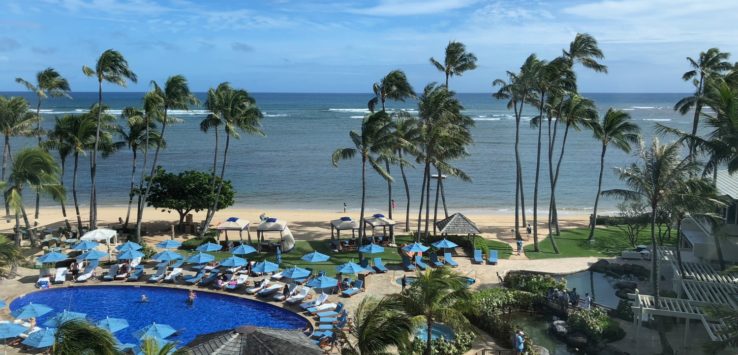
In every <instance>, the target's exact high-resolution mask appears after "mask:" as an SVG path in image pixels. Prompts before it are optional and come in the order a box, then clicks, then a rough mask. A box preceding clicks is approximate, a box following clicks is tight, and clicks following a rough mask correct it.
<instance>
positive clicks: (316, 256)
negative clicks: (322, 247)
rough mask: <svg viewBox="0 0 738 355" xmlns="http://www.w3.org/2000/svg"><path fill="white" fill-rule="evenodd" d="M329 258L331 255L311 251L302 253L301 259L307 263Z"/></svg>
mask: <svg viewBox="0 0 738 355" xmlns="http://www.w3.org/2000/svg"><path fill="white" fill-rule="evenodd" d="M330 258H331V257H330V256H328V255H325V254H323V253H320V252H317V251H314V252H312V253H307V254H305V255H303V256H302V258H301V259H302V260H304V261H307V262H309V263H320V262H324V261H328V259H330Z"/></svg>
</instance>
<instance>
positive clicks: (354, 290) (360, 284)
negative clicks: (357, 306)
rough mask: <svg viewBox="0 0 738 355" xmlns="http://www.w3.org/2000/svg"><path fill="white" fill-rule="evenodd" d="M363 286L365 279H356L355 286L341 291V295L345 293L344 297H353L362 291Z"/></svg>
mask: <svg viewBox="0 0 738 355" xmlns="http://www.w3.org/2000/svg"><path fill="white" fill-rule="evenodd" d="M363 286H364V281H361V280H356V282H354V287H351V288H350V289H348V290H344V291H343V292H341V295H343V297H351V296H353V295H355V294H357V293H359V292H361V288H362V287H363Z"/></svg>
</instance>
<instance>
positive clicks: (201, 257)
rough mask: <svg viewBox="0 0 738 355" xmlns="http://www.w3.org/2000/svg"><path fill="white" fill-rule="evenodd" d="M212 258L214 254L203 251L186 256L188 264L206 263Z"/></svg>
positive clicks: (213, 258)
mask: <svg viewBox="0 0 738 355" xmlns="http://www.w3.org/2000/svg"><path fill="white" fill-rule="evenodd" d="M213 260H215V257H214V256H212V255H210V254H205V253H197V254H194V255H192V256H190V257H189V258H187V262H188V263H190V264H207V263H209V262H211V261H213Z"/></svg>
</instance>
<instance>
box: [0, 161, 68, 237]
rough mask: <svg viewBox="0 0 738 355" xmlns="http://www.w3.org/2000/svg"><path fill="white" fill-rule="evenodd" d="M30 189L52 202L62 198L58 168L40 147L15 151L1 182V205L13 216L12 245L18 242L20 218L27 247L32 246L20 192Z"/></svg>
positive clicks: (31, 231)
mask: <svg viewBox="0 0 738 355" xmlns="http://www.w3.org/2000/svg"><path fill="white" fill-rule="evenodd" d="M25 187H30V188H32V189H34V190H36V191H39V192H41V193H45V194H48V195H50V196H51V197H53V198H54V199H55V200H61V199H63V198H64V188H63V187H61V186H60V185H59V166H58V165H57V164H56V162H55V161H54V158H53V157H51V155H50V154H49V153H48V152H46V151H45V150H43V149H41V148H23V149H22V150H20V151H18V152H17V153H16V155H15V159H14V160H13V165H12V167H11V170H10V174H9V175H8V179H7V180H6V181H5V182H4V183H3V191H4V195H3V196H4V197H5V203H6V204H7V205H8V206H10V208H11V209H12V210H13V213H14V214H15V230H16V239H17V240H16V243H17V244H19V243H20V237H21V236H20V218H19V214H20V215H22V216H23V221H24V223H25V225H26V230H27V231H28V235H29V237H30V239H31V246H33V247H36V233H35V232H34V230H33V229H31V223H30V222H29V221H28V214H26V209H25V207H24V206H23V189H24V188H25Z"/></svg>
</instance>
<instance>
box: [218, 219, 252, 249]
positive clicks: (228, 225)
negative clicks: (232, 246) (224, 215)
mask: <svg viewBox="0 0 738 355" xmlns="http://www.w3.org/2000/svg"><path fill="white" fill-rule="evenodd" d="M249 224H250V223H249V221H247V220H245V219H241V218H238V217H230V218H228V219H226V220H225V221H223V222H220V223H219V224H218V225H217V226H216V227H215V229H216V230H218V232H219V233H218V240H220V231H225V238H226V242H227V241H228V231H238V237H239V239H241V242H243V231H244V230H245V231H246V235H247V236H248V238H249V244H251V232H250V231H249Z"/></svg>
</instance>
